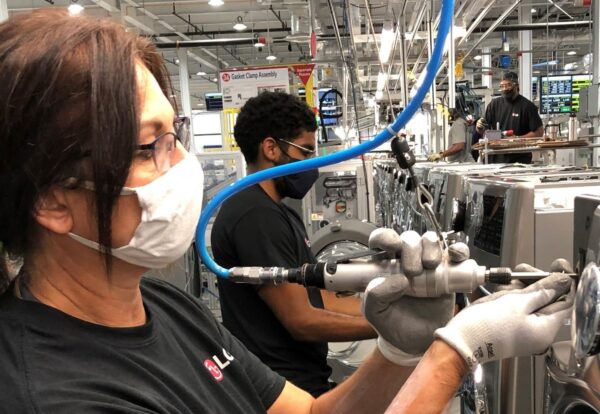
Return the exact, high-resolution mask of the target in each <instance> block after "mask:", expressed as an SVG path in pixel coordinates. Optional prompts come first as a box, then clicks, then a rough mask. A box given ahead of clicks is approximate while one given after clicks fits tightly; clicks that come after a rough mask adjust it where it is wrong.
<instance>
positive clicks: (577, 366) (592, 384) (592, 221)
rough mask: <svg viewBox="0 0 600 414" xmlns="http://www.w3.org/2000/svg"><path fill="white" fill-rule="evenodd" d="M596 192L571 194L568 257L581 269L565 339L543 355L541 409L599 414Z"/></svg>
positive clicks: (599, 219)
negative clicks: (571, 234)
mask: <svg viewBox="0 0 600 414" xmlns="http://www.w3.org/2000/svg"><path fill="white" fill-rule="evenodd" d="M599 242H600V195H598V194H595V195H582V196H579V197H576V199H575V231H574V250H573V253H574V255H573V261H574V263H576V264H577V267H578V268H579V269H583V271H582V275H581V278H580V280H579V284H578V287H577V295H576V297H575V304H574V305H573V318H572V323H571V327H572V328H571V335H572V337H571V341H563V342H558V343H555V344H554V345H553V346H552V348H551V352H550V355H549V356H548V357H547V359H546V369H545V388H544V411H543V412H544V414H575V413H578V414H579V413H581V414H598V413H600V356H599V355H598V354H599V351H600V349H599V347H598V340H599V338H600V324H599V322H600V269H599V268H598V262H597V261H598V257H599V256H598V255H599V254H600V244H599Z"/></svg>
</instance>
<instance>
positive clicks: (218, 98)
mask: <svg viewBox="0 0 600 414" xmlns="http://www.w3.org/2000/svg"><path fill="white" fill-rule="evenodd" d="M204 100H205V101H206V110H207V111H221V110H222V109H223V94H222V93H205V94H204Z"/></svg>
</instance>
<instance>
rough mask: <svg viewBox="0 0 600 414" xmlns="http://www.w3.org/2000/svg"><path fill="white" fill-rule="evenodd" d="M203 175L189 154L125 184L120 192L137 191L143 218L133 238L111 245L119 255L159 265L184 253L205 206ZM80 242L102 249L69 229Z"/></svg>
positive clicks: (194, 158)
mask: <svg viewBox="0 0 600 414" xmlns="http://www.w3.org/2000/svg"><path fill="white" fill-rule="evenodd" d="M203 184H204V175H203V172H202V168H201V167H200V163H199V162H198V160H197V159H196V157H195V156H193V155H187V156H186V158H184V159H183V160H182V161H180V162H179V163H177V164H175V165H174V166H173V167H171V169H170V170H168V171H167V172H166V173H165V174H163V175H162V176H160V177H159V178H157V179H155V180H154V181H152V182H151V183H149V184H146V185H144V186H141V187H135V188H129V187H123V191H121V194H123V195H126V194H134V193H135V194H137V197H138V200H139V203H140V206H141V207H142V217H141V222H140V224H139V225H138V227H137V229H136V230H135V233H134V235H133V238H132V239H131V241H130V242H129V243H128V244H127V245H125V246H122V247H117V248H113V249H111V254H112V255H113V256H115V257H118V258H119V259H121V260H123V261H125V262H128V263H133V264H135V265H138V266H142V267H147V268H150V269H160V268H163V267H165V266H167V265H169V264H170V263H173V262H174V261H175V260H177V259H178V258H180V257H181V256H183V254H184V253H185V252H186V250H187V249H188V248H189V246H190V244H191V243H192V240H193V238H194V233H195V231H196V225H197V224H198V219H199V217H200V210H201V209H202V191H203V189H204V186H203ZM69 236H71V238H73V239H74V240H77V241H78V242H80V243H81V244H83V245H85V246H88V247H91V248H92V249H95V250H100V245H99V244H98V243H96V242H94V241H91V240H88V239H86V238H84V237H81V236H78V235H77V234H74V233H69Z"/></svg>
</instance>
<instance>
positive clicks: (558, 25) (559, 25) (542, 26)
mask: <svg viewBox="0 0 600 414" xmlns="http://www.w3.org/2000/svg"><path fill="white" fill-rule="evenodd" d="M523 7H525V6H523ZM529 11H531V6H529ZM590 23H591V21H589V20H576V21H572V22H548V23H521V22H519V24H511V25H506V26H504V25H503V26H498V27H496V28H495V29H494V31H495V32H514V31H521V30H546V28H550V29H576V28H580V27H589V26H590Z"/></svg>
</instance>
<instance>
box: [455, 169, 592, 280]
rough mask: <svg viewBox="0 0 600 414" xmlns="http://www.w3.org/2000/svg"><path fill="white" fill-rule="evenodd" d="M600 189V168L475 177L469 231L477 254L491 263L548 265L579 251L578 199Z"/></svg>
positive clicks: (478, 258) (470, 186)
mask: <svg viewBox="0 0 600 414" xmlns="http://www.w3.org/2000/svg"><path fill="white" fill-rule="evenodd" d="M585 193H600V170H598V169H592V170H589V171H577V172H572V171H562V172H560V171H559V172H553V173H547V174H528V175H520V176H507V177H503V176H499V177H485V178H473V179H469V180H468V181H467V183H466V200H467V213H466V218H465V234H466V235H467V243H468V245H469V248H470V249H471V258H473V259H475V260H476V261H477V262H478V263H480V264H482V265H485V266H488V267H499V266H506V267H515V266H516V265H517V264H519V263H529V264H531V265H533V266H536V267H538V268H540V269H548V268H549V267H550V264H551V263H552V261H553V260H554V259H556V258H557V257H564V256H565V255H567V256H568V257H569V258H570V256H571V252H572V251H573V209H574V200H575V197H576V196H578V195H580V194H585Z"/></svg>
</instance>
